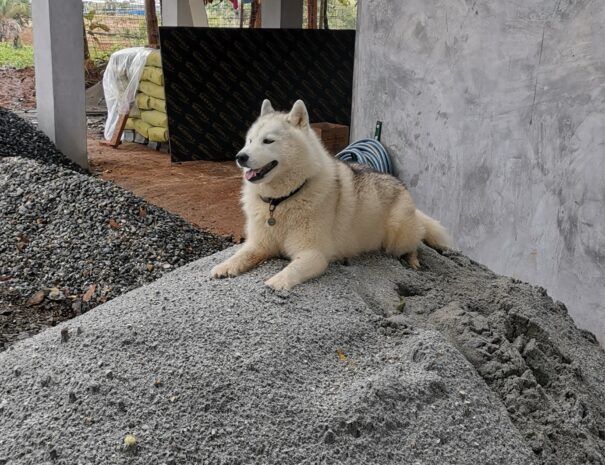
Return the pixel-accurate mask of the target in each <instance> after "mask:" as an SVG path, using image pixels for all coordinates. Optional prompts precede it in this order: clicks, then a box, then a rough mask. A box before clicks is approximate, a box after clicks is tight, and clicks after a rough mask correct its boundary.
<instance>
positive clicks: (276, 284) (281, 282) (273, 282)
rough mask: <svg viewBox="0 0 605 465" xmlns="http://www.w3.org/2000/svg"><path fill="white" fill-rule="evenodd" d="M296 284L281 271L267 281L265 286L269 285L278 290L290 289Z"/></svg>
mask: <svg viewBox="0 0 605 465" xmlns="http://www.w3.org/2000/svg"><path fill="white" fill-rule="evenodd" d="M295 285H296V283H293V282H291V280H289V279H288V277H287V276H286V275H283V274H281V273H278V274H276V275H275V276H273V277H272V278H270V279H267V280H266V281H265V286H269V287H270V288H271V289H275V290H276V291H284V290H289V289H292V288H293V287H294V286H295Z"/></svg>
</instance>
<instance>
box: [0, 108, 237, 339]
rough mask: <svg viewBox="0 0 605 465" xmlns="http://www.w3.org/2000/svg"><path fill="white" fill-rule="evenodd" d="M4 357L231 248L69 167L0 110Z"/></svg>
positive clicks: (45, 142)
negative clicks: (15, 345)
mask: <svg viewBox="0 0 605 465" xmlns="http://www.w3.org/2000/svg"><path fill="white" fill-rule="evenodd" d="M0 155H3V157H0V192H1V194H0V350H2V349H3V348H5V347H6V346H7V345H8V344H10V343H12V342H14V341H15V340H19V339H23V338H26V337H29V336H30V335H31V334H33V333H36V332H38V331H40V330H41V329H43V328H44V327H46V326H49V325H54V324H56V323H57V322H59V321H62V320H65V319H68V318H71V317H73V316H74V315H78V314H80V313H84V312H86V311H87V310H89V309H90V308H93V307H94V306H96V305H98V304H100V303H103V302H106V301H108V300H110V299H112V298H114V297H116V296H118V295H120V294H123V293H124V292H126V291H128V290H130V289H133V288H135V287H138V286H140V285H142V284H144V283H148V282H150V281H153V280H155V279H157V278H159V277H160V276H162V275H163V274H165V273H166V272H168V271H171V270H173V269H175V268H177V267H179V266H182V265H184V264H186V263H188V262H190V261H192V260H194V259H197V258H199V257H203V256H206V255H209V254H212V253H214V252H216V251H218V250H222V249H224V248H225V247H227V246H228V245H230V244H231V242H230V241H229V240H228V239H226V238H221V237H218V236H215V235H213V234H210V233H207V232H204V231H200V230H197V229H195V228H193V227H192V226H190V225H189V224H188V223H186V222H185V221H184V220H182V219H181V218H180V217H178V216H176V215H172V214H170V213H168V212H166V211H164V210H162V209H160V208H158V207H155V206H153V205H150V204H148V203H147V202H145V201H144V200H142V199H140V198H138V197H136V196H134V195H133V194H131V193H130V192H128V191H125V190H124V189H122V188H120V187H118V186H115V185H114V184H112V183H111V182H107V181H103V180H100V179H98V178H95V177H94V176H91V175H89V174H87V173H84V172H82V170H80V169H79V168H77V167H74V165H73V164H72V163H71V162H69V161H67V160H66V159H65V158H64V157H63V155H62V154H61V153H60V152H59V151H58V150H57V149H56V148H55V147H54V145H53V144H52V143H51V142H50V141H49V139H48V138H47V137H46V136H44V135H43V134H41V133H40V132H38V131H37V130H36V129H35V128H33V126H31V124H30V123H28V122H26V121H24V120H22V119H20V118H18V117H17V116H15V115H13V114H12V113H10V112H7V111H5V110H2V109H0Z"/></svg>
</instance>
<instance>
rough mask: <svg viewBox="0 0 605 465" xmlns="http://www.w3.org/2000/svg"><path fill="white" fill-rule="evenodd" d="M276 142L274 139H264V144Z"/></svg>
mask: <svg viewBox="0 0 605 465" xmlns="http://www.w3.org/2000/svg"><path fill="white" fill-rule="evenodd" d="M273 142H275V141H274V140H273V139H263V144H272V143H273Z"/></svg>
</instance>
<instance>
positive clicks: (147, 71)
mask: <svg viewBox="0 0 605 465" xmlns="http://www.w3.org/2000/svg"><path fill="white" fill-rule="evenodd" d="M141 81H150V82H153V83H154V84H157V85H158V86H163V85H164V73H162V68H156V67H154V66H145V68H143V74H141Z"/></svg>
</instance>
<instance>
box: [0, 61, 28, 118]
mask: <svg viewBox="0 0 605 465" xmlns="http://www.w3.org/2000/svg"><path fill="white" fill-rule="evenodd" d="M0 107H4V108H8V109H10V110H21V111H22V110H31V109H34V108H36V83H35V80H34V68H23V69H0Z"/></svg>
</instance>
